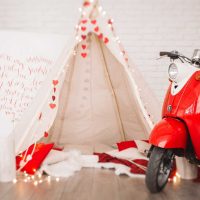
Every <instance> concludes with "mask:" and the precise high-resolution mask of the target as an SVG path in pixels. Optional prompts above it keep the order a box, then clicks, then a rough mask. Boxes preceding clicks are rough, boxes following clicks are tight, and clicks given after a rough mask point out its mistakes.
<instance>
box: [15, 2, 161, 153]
mask: <svg viewBox="0 0 200 200" xmlns="http://www.w3.org/2000/svg"><path fill="white" fill-rule="evenodd" d="M70 43H71V44H68V45H67V46H66V48H65V49H64V50H63V52H62V54H61V56H60V57H59V59H58V60H57V62H56V64H55V65H54V66H53V67H52V69H51V70H50V71H49V72H48V74H47V77H46V79H45V80H44V81H43V82H42V86H41V87H40V88H39V90H38V91H37V95H36V97H35V98H34V100H33V101H32V103H31V104H30V105H29V106H28V108H27V110H26V112H25V113H24V115H23V116H22V117H21V118H20V120H18V122H17V123H16V125H15V127H14V130H13V133H14V137H15V145H16V146H15V152H16V154H17V153H19V152H20V151H22V150H24V149H26V148H27V147H28V146H30V145H31V144H33V143H35V142H37V141H38V140H39V139H41V138H42V137H43V135H44V132H49V133H50V135H51V140H53V141H54V142H56V143H59V144H66V143H70V144H74V143H75V144H77V143H78V144H90V143H104V144H113V143H115V142H118V141H122V140H127V139H133V138H134V139H145V138H147V136H148V133H149V131H150V130H151V128H152V126H153V124H154V122H156V121H157V119H158V118H159V113H160V112H159V108H158V102H157V100H156V98H155V97H154V96H153V95H152V92H151V91H150V90H149V89H148V86H147V84H146V83H145V81H144V79H143V78H141V76H140V74H139V73H138V70H137V68H135V66H134V65H132V64H131V62H130V59H129V58H128V55H127V53H126V51H125V50H124V49H123V46H122V45H121V43H120V41H119V40H118V37H116V35H115V32H114V28H113V21H112V19H109V18H107V17H106V16H104V13H103V12H102V11H101V7H99V5H98V1H84V3H83V6H82V15H81V18H80V20H79V23H78V25H77V27H76V35H75V37H73V39H71V40H70Z"/></svg>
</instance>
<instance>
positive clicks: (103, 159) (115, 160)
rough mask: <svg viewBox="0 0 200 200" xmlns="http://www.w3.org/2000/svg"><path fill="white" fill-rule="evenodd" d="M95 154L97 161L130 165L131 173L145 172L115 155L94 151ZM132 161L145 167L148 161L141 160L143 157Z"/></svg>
mask: <svg viewBox="0 0 200 200" xmlns="http://www.w3.org/2000/svg"><path fill="white" fill-rule="evenodd" d="M95 155H98V156H99V162H101V163H107V162H112V163H116V164H122V165H126V166H128V167H130V172H131V173H134V174H145V170H143V169H141V168H140V167H138V166H137V165H135V164H134V163H132V162H130V161H128V160H125V159H120V158H116V157H113V156H110V155H108V154H106V153H95ZM134 162H136V163H137V164H140V165H143V166H144V167H146V166H147V163H148V161H146V160H143V159H136V160H134Z"/></svg>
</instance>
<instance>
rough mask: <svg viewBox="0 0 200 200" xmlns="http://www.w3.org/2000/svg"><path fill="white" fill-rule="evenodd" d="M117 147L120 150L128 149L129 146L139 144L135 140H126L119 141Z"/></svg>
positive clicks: (135, 146) (133, 146)
mask: <svg viewBox="0 0 200 200" xmlns="http://www.w3.org/2000/svg"><path fill="white" fill-rule="evenodd" d="M117 147H118V150H119V151H122V150H125V149H128V148H131V147H132V148H137V144H136V143H135V141H134V140H132V141H125V142H119V143H117Z"/></svg>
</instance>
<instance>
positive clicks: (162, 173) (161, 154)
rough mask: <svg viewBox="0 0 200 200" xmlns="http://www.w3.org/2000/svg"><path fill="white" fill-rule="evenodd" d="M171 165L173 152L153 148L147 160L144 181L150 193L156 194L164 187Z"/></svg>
mask: <svg viewBox="0 0 200 200" xmlns="http://www.w3.org/2000/svg"><path fill="white" fill-rule="evenodd" d="M173 164H174V153H173V150H171V149H162V148H159V147H154V149H153V150H152V152H151V156H150V158H149V163H148V166H147V171H146V179H145V181H146V185H147V188H148V189H149V190H150V192H152V193H157V192H160V191H161V190H162V189H163V188H164V187H165V185H166V184H167V181H168V178H169V175H170V172H171V170H172V167H173Z"/></svg>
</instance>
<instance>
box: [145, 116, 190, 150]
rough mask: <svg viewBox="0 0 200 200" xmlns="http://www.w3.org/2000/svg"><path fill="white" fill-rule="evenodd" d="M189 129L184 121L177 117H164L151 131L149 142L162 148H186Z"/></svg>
mask: <svg viewBox="0 0 200 200" xmlns="http://www.w3.org/2000/svg"><path fill="white" fill-rule="evenodd" d="M186 141H187V131H186V127H185V125H184V123H183V122H181V121H179V120H177V119H175V118H171V117H169V118H163V119H162V120H161V121H160V122H159V123H158V124H156V125H155V126H154V128H153V130H152V132H151V135H150V138H149V143H151V144H152V145H154V146H158V147H161V148H178V149H185V148H186Z"/></svg>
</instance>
